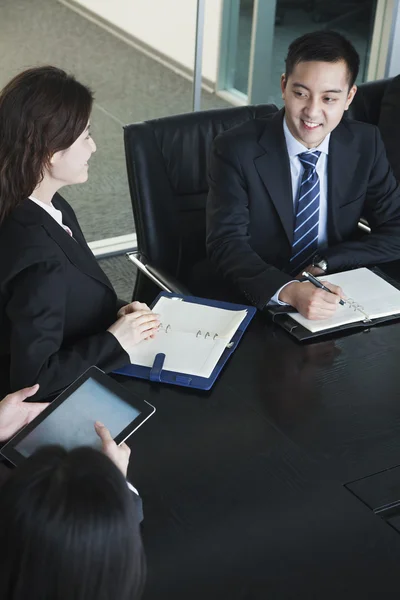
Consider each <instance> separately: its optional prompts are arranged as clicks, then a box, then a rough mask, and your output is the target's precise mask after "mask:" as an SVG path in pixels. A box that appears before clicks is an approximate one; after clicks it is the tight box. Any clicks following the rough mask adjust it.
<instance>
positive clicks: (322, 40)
mask: <svg viewBox="0 0 400 600" xmlns="http://www.w3.org/2000/svg"><path fill="white" fill-rule="evenodd" d="M340 60H344V61H345V63H346V64H347V69H348V72H349V88H351V87H352V86H353V85H354V82H355V80H356V79H357V75H358V70H359V68H360V57H359V55H358V52H357V50H356V49H355V48H354V46H353V44H352V43H351V42H349V40H348V39H346V38H345V37H344V36H343V35H342V34H341V33H338V32H337V31H327V30H322V31H313V32H312V33H306V34H304V35H302V36H301V37H299V38H297V39H295V40H294V41H293V42H292V43H291V44H290V46H289V51H288V55H287V57H286V72H285V75H286V79H287V78H288V77H289V75H291V73H292V72H293V69H294V68H295V66H296V65H297V64H298V63H300V62H310V61H320V62H331V63H335V62H339V61H340Z"/></svg>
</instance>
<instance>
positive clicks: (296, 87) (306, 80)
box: [281, 61, 357, 148]
mask: <svg viewBox="0 0 400 600" xmlns="http://www.w3.org/2000/svg"><path fill="white" fill-rule="evenodd" d="M281 89H282V98H283V100H284V102H285V115H286V122H287V125H288V128H289V131H290V132H291V134H292V135H293V136H294V137H295V138H296V140H298V141H299V142H300V143H302V144H303V145H304V146H306V147H307V148H315V147H316V146H318V145H319V144H320V143H321V142H322V140H323V139H324V138H325V137H326V136H327V135H328V133H330V132H331V131H333V129H335V127H336V126H337V125H338V124H339V122H340V120H341V118H342V116H343V113H344V111H345V110H347V109H348V107H349V106H350V104H351V101H352V100H353V97H354V94H355V93H356V91H357V87H356V86H355V85H353V87H352V88H351V89H350V90H349V81H348V70H347V65H346V63H345V62H344V61H339V62H336V63H329V62H319V61H310V62H300V63H298V64H297V65H296V66H295V68H294V69H293V72H292V73H291V74H290V75H289V77H288V79H287V80H286V77H285V75H282V78H281Z"/></svg>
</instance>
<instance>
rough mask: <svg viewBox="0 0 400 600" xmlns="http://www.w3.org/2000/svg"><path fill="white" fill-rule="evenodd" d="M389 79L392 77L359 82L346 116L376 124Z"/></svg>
mask: <svg viewBox="0 0 400 600" xmlns="http://www.w3.org/2000/svg"><path fill="white" fill-rule="evenodd" d="M391 81H392V79H379V80H378V81H367V82H366V83H361V84H360V85H359V86H358V89H357V93H356V95H355V96H354V100H353V102H352V103H351V104H350V107H349V110H348V111H347V116H348V118H350V119H355V120H356V121H363V122H364V123H372V125H378V122H379V116H380V113H381V103H382V98H383V95H384V93H385V90H386V87H387V85H388V84H389V83H390V82H391Z"/></svg>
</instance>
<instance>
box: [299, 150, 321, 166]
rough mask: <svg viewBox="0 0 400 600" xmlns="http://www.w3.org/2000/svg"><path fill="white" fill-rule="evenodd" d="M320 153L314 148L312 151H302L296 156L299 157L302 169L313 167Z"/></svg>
mask: <svg viewBox="0 0 400 600" xmlns="http://www.w3.org/2000/svg"><path fill="white" fill-rule="evenodd" d="M320 154H321V152H320V151H319V150H314V151H313V152H302V153H301V154H298V155H297V156H298V157H299V159H300V162H301V164H302V165H303V167H304V169H315V166H316V164H317V162H318V159H319V157H320Z"/></svg>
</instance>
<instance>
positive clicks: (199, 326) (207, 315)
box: [130, 296, 247, 377]
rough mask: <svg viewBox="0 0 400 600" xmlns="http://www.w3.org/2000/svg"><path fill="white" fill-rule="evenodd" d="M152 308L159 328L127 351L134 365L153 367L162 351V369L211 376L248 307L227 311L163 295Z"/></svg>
mask: <svg viewBox="0 0 400 600" xmlns="http://www.w3.org/2000/svg"><path fill="white" fill-rule="evenodd" d="M153 311H154V312H155V313H157V314H159V315H160V321H161V327H160V331H159V332H158V333H157V335H156V337H155V338H154V339H152V340H144V341H143V342H140V344H138V345H137V346H135V348H134V349H133V351H132V352H131V354H130V361H131V363H132V364H134V365H140V366H143V367H152V366H153V363H154V359H155V357H156V355H157V354H159V353H162V354H165V361H164V365H163V369H164V370H166V371H175V372H177V373H185V374H188V375H198V376H199V377H210V375H211V373H212V372H213V370H214V367H215V366H216V364H217V362H218V361H219V359H220V358H221V356H222V353H223V352H224V350H225V348H226V346H227V344H228V343H229V342H230V340H231V339H232V337H233V335H234V334H235V332H236V331H237V329H238V328H239V326H240V324H241V322H242V321H243V319H244V318H245V317H246V315H247V310H240V311H238V310H226V309H222V308H216V307H213V306H205V305H203V304H195V303H192V302H185V301H184V300H180V299H178V298H167V297H165V296H162V297H161V298H160V299H159V300H158V302H157V304H156V305H155V306H154V307H153Z"/></svg>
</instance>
